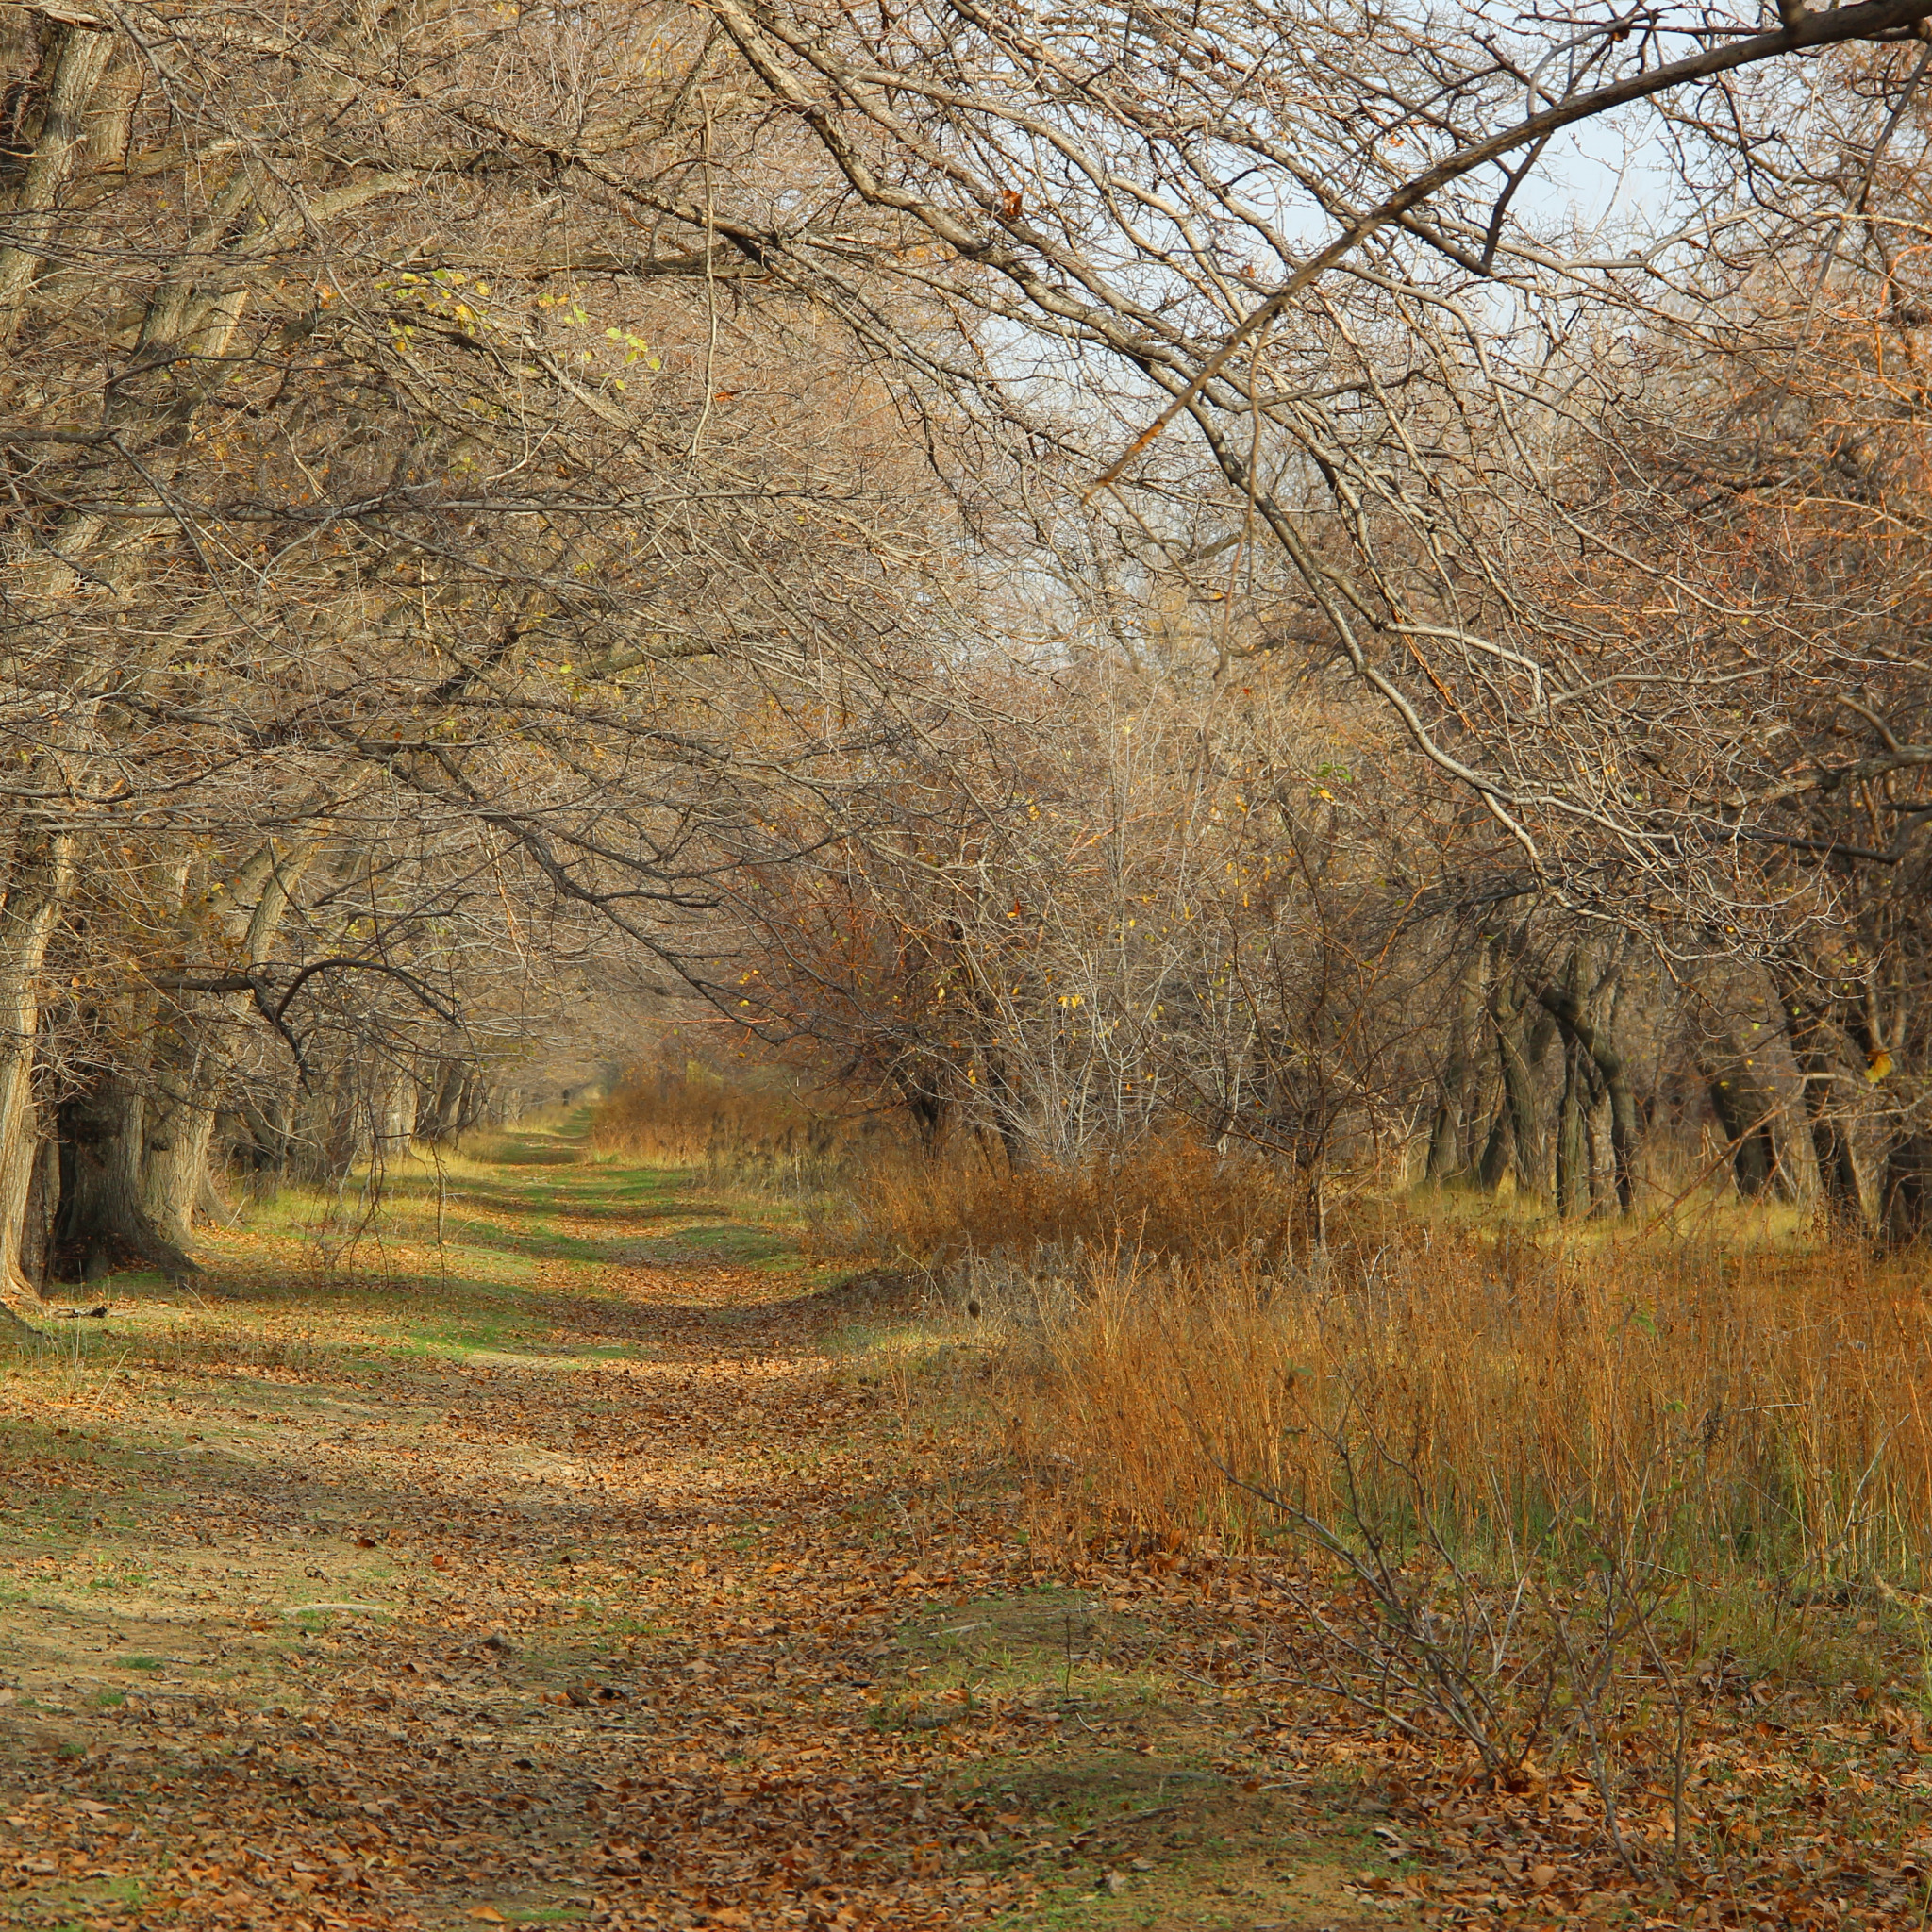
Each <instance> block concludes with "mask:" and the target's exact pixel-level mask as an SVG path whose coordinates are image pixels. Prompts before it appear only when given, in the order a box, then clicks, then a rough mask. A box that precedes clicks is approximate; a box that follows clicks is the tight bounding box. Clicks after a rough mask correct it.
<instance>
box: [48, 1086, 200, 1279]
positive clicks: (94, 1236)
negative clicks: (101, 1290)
mask: <svg viewBox="0 0 1932 1932" xmlns="http://www.w3.org/2000/svg"><path fill="white" fill-rule="evenodd" d="M146 1115H147V1109H146V1107H145V1105H144V1104H143V1100H142V1094H141V1092H140V1090H139V1089H138V1088H136V1087H135V1086H133V1085H132V1084H131V1083H130V1082H129V1081H127V1080H125V1079H124V1078H122V1077H121V1076H120V1075H118V1074H107V1075H104V1076H103V1077H102V1078H101V1079H100V1080H98V1081H97V1082H96V1083H95V1084H94V1085H93V1086H92V1088H90V1089H89V1090H88V1091H85V1092H82V1093H78V1094H75V1096H74V1097H73V1098H71V1099H69V1100H67V1101H64V1102H62V1104H61V1107H60V1110H59V1120H60V1214H59V1218H58V1222H57V1224H56V1228H55V1249H56V1252H57V1254H58V1256H59V1257H60V1260H61V1262H62V1263H63V1264H64V1265H65V1266H67V1267H68V1268H70V1269H72V1270H73V1271H74V1272H75V1274H78V1276H79V1278H80V1279H81V1280H83V1281H93V1280H97V1279H98V1278H99V1277H100V1276H101V1275H103V1274H110V1273H112V1272H113V1271H115V1270H116V1269H122V1268H153V1269H157V1270H158V1271H159V1272H160V1273H161V1274H165V1275H167V1276H168V1277H169V1279H170V1280H174V1281H180V1280H185V1279H186V1278H188V1277H189V1276H191V1275H193V1274H199V1273H200V1272H201V1271H200V1269H199V1268H198V1267H197V1266H196V1265H195V1263H194V1262H193V1261H192V1259H191V1258H190V1257H189V1256H188V1255H187V1254H186V1253H184V1252H183V1250H182V1249H181V1248H180V1247H179V1246H178V1245H177V1244H176V1243H175V1242H174V1241H170V1240H169V1239H168V1238H167V1236H165V1235H164V1234H163V1233H162V1232H161V1231H160V1229H158V1227H157V1226H156V1225H155V1224H154V1222H153V1220H152V1218H151V1217H150V1216H149V1214H148V1211H147V1208H146V1206H145V1204H144V1203H143V1201H142V1185H141V1168H142V1144H143V1138H144V1137H143V1127H144V1124H145V1121H146Z"/></svg>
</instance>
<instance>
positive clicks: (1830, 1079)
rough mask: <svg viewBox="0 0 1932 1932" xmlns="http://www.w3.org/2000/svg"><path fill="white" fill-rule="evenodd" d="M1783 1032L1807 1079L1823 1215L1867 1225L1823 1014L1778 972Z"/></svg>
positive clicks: (1808, 1119) (1835, 1061)
mask: <svg viewBox="0 0 1932 1932" xmlns="http://www.w3.org/2000/svg"><path fill="white" fill-rule="evenodd" d="M1775 984H1776V986H1777V996H1778V1006H1779V1008H1780V1010H1781V1011H1782V1012H1783V1014H1784V1016H1785V1036H1786V1038H1787V1039H1788V1040H1789V1041H1790V1043H1791V1056H1792V1058H1794V1059H1795V1060H1796V1061H1797V1063H1798V1073H1799V1075H1800V1077H1801V1078H1802V1079H1803V1081H1804V1084H1805V1123H1806V1126H1807V1129H1808V1130H1809V1132H1810V1136H1811V1152H1812V1156H1813V1158H1815V1159H1816V1160H1817V1162H1818V1188H1819V1194H1820V1200H1821V1205H1822V1206H1823V1208H1824V1215H1825V1219H1826V1220H1827V1221H1828V1222H1830V1223H1832V1224H1837V1225H1840V1226H1844V1227H1863V1226H1866V1225H1867V1224H1868V1223H1869V1220H1870V1216H1869V1214H1868V1212H1867V1209H1866V1207H1865V1190H1864V1186H1863V1184H1862V1182H1861V1181H1860V1180H1859V1177H1858V1161H1857V1155H1856V1153H1855V1152H1854V1151H1853V1148H1852V1141H1851V1136H1850V1135H1849V1134H1847V1133H1846V1132H1845V1130H1844V1124H1843V1122H1842V1121H1841V1120H1840V1117H1839V1112H1838V1108H1837V1107H1836V1106H1835V1104H1834V1102H1835V1098H1836V1094H1837V1089H1838V1056H1837V1055H1836V1054H1835V1053H1834V1052H1833V1051H1832V1032H1831V1026H1830V1024H1829V1022H1828V1021H1827V1020H1826V1018H1825V1016H1824V1013H1823V1012H1821V1011H1820V1010H1819V1008H1817V1007H1816V1006H1815V1005H1813V1004H1812V1002H1810V1001H1809V1000H1807V999H1806V998H1805V996H1804V994H1803V993H1802V992H1801V991H1800V990H1799V989H1798V987H1796V986H1795V985H1793V984H1792V983H1791V982H1790V980H1788V979H1787V978H1786V977H1785V976H1784V975H1783V974H1778V975H1775Z"/></svg>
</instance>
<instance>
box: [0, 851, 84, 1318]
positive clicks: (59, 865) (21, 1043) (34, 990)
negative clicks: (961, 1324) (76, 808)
mask: <svg viewBox="0 0 1932 1932" xmlns="http://www.w3.org/2000/svg"><path fill="white" fill-rule="evenodd" d="M73 884H74V834H73V833H72V832H71V831H68V830H45V829H42V828H40V827H37V826H35V825H32V824H28V825H25V826H23V827H22V829H21V831H20V832H19V833H18V835H17V836H16V838H15V841H14V849H13V864H12V867H11V869H10V872H9V874H8V881H7V900H6V905H5V907H4V908H0V1308H6V1307H7V1305H8V1304H10V1303H12V1302H15V1301H24V1302H25V1303H26V1304H28V1306H29V1307H31V1306H33V1305H36V1304H38V1302H39V1301H40V1298H41V1294H40V1284H39V1282H38V1280H34V1279H29V1277H28V1276H27V1274H26V1272H25V1269H24V1268H23V1267H22V1265H21V1253H20V1231H21V1217H22V1214H23V1213H24V1211H25V1207H26V1200H27V1191H28V1186H29V1182H30V1179H31V1173H32V1167H33V1163H34V1160H35V1158H36V1157H37V1155H38V1152H39V1136H38V1135H37V1134H36V1133H35V1131H34V1126H33V1121H34V1108H33V1073H34V1042H35V1039H36V1036H37V1034H38V1032H39V1030H40V1017H41V998H40V981H41V968H42V964H43V963H44V961H45V959H46V957H47V942H48V941H49V940H50V939H51V938H52V936H53V932H54V928H55V925H56V924H58V921H59V918H60V913H61V909H62V908H63V907H64V906H65V904H66V902H67V894H68V892H69V891H70V890H71V889H72V887H73ZM7 1328H11V1329H12V1330H14V1331H16V1332H19V1331H23V1330H24V1331H25V1332H27V1333H31V1332H32V1330H31V1329H30V1328H28V1327H27V1324H25V1323H24V1322H22V1321H21V1320H20V1319H19V1317H18V1316H16V1315H14V1314H12V1313H11V1311H10V1309H8V1312H7V1315H6V1319H5V1321H4V1322H0V1330H4V1329H7Z"/></svg>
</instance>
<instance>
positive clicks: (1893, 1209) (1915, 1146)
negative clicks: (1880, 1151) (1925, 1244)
mask: <svg viewBox="0 0 1932 1932" xmlns="http://www.w3.org/2000/svg"><path fill="white" fill-rule="evenodd" d="M1879 1225H1880V1227H1881V1229H1882V1230H1883V1232H1884V1236H1885V1240H1886V1242H1887V1244H1888V1245H1889V1246H1890V1247H1895V1248H1903V1247H1909V1246H1911V1245H1913V1244H1914V1243H1915V1242H1919V1241H1932V1133H1923V1132H1921V1133H1911V1134H1904V1135H1901V1136H1900V1137H1899V1138H1898V1139H1897V1140H1896V1141H1893V1142H1892V1143H1891V1152H1890V1155H1889V1156H1888V1157H1887V1158H1886V1163H1885V1194H1884V1199H1883V1203H1882V1205H1881V1208H1880V1210H1879Z"/></svg>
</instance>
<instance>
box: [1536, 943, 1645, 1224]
mask: <svg viewBox="0 0 1932 1932" xmlns="http://www.w3.org/2000/svg"><path fill="white" fill-rule="evenodd" d="M1616 991H1617V974H1616V972H1615V971H1614V970H1612V971H1611V972H1610V973H1609V974H1607V975H1606V977H1605V980H1604V983H1603V985H1602V987H1600V988H1599V989H1598V991H1597V999H1598V1001H1599V1002H1602V1001H1603V1000H1604V999H1605V998H1606V996H1607V998H1608V1001H1609V1005H1610V1009H1611V1010H1610V1014H1609V1016H1608V1017H1607V1018H1605V1019H1604V1020H1601V1021H1598V1020H1595V1019H1592V1018H1591V1014H1590V1012H1589V1010H1588V1008H1587V1007H1586V1005H1585V1002H1584V999H1583V995H1582V992H1581V991H1580V989H1579V987H1578V986H1577V985H1575V984H1574V983H1573V984H1570V985H1564V986H1554V985H1552V986H1546V987H1544V988H1543V989H1542V990H1541V992H1539V993H1538V995H1537V997H1538V999H1539V1000H1540V1001H1541V1004H1542V1006H1543V1008H1544V1009H1545V1011H1547V1012H1548V1013H1549V1014H1550V1015H1551V1017H1552V1018H1553V1019H1554V1020H1555V1021H1556V1023H1557V1025H1558V1026H1560V1027H1561V1028H1562V1029H1563V1031H1564V1032H1565V1034H1566V1035H1568V1036H1569V1037H1570V1038H1571V1039H1572V1040H1574V1041H1575V1042H1576V1044H1577V1045H1578V1046H1579V1047H1581V1048H1582V1050H1583V1051H1584V1052H1585V1053H1587V1054H1588V1055H1589V1056H1590V1058H1591V1062H1592V1063H1593V1064H1594V1066H1595V1068H1596V1070H1597V1072H1598V1074H1601V1075H1602V1076H1603V1083H1604V1091H1606V1092H1607V1094H1608V1096H1609V1102H1610V1159H1611V1162H1612V1164H1613V1165H1614V1166H1615V1168H1616V1174H1617V1206H1618V1208H1619V1209H1620V1210H1621V1211H1622V1212H1624V1213H1625V1214H1628V1213H1630V1212H1631V1211H1632V1210H1633V1209H1634V1208H1635V1207H1636V1205H1637V1140H1638V1127H1637V1098H1636V1095H1635V1094H1634V1093H1633V1092H1632V1091H1631V1089H1630V1073H1629V1068H1628V1067H1627V1066H1626V1065H1625V1063H1624V1056H1623V1054H1622V1053H1621V1052H1620V1051H1619V1050H1618V1048H1617V1045H1616V1041H1615V1039H1614V1034H1615V1026H1616V1021H1615V1010H1616Z"/></svg>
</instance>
